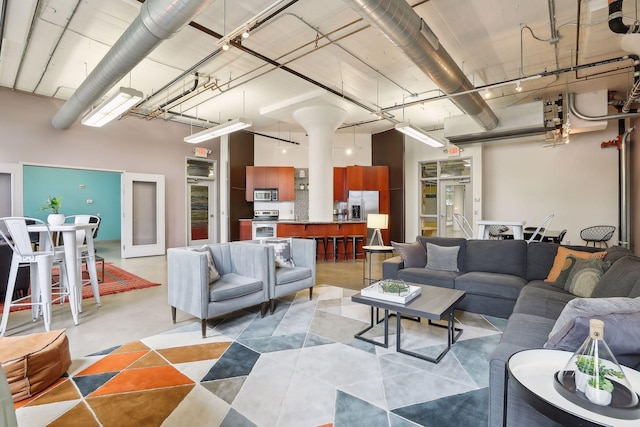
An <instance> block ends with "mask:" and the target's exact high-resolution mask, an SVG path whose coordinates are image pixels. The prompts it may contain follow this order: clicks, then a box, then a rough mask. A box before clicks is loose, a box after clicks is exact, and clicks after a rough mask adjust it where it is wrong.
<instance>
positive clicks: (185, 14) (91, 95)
mask: <svg viewBox="0 0 640 427" xmlns="http://www.w3.org/2000/svg"><path fill="white" fill-rule="evenodd" d="M213 1H214V0H198V1H194V0H147V1H146V2H144V4H143V5H142V7H141V9H140V14H139V15H138V16H137V17H136V19H135V20H134V21H133V22H132V23H131V25H129V28H127V29H126V30H125V32H124V33H123V34H122V36H120V38H119V39H118V41H116V43H115V44H114V45H113V46H112V47H111V49H110V50H109V52H107V54H106V55H105V56H104V58H102V60H101V61H100V62H99V63H98V65H97V66H96V68H94V69H93V71H92V72H91V73H90V74H89V76H88V77H87V78H86V79H85V81H84V82H82V84H81V85H80V87H78V89H76V91H75V93H74V94H73V96H71V98H69V100H68V101H67V102H66V103H65V104H64V105H63V106H62V108H60V110H58V112H57V113H56V115H55V116H53V118H52V119H51V124H52V125H53V127H55V128H57V129H68V128H69V127H70V126H71V125H72V124H73V123H74V122H75V121H76V120H77V119H78V117H80V115H81V114H82V113H84V112H85V111H86V110H87V109H89V108H90V107H91V106H92V104H94V103H96V102H97V101H98V100H99V99H100V98H101V97H102V96H104V94H106V93H107V91H108V90H109V89H111V88H112V87H113V86H114V85H115V84H116V83H118V82H119V81H120V80H121V79H122V78H123V77H124V76H125V75H126V74H127V73H128V72H130V71H131V70H132V69H133V67H135V66H136V65H137V64H138V63H139V62H140V61H142V60H143V59H144V58H145V57H146V56H147V55H148V54H149V53H151V51H153V49H155V48H156V46H158V45H159V44H160V43H161V42H162V41H163V40H165V39H168V38H170V37H172V36H173V35H174V34H176V33H177V32H178V31H180V29H182V27H183V26H184V25H186V24H188V23H189V21H191V20H192V19H193V18H194V17H195V16H196V15H198V14H199V13H200V12H202V11H203V10H204V9H206V8H207V7H208V6H209V5H210V4H211V3H212V2H213Z"/></svg>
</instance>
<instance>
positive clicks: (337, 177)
mask: <svg viewBox="0 0 640 427" xmlns="http://www.w3.org/2000/svg"><path fill="white" fill-rule="evenodd" d="M348 194H349V193H348V191H347V168H333V200H334V201H337V202H344V201H346V200H347V198H348Z"/></svg>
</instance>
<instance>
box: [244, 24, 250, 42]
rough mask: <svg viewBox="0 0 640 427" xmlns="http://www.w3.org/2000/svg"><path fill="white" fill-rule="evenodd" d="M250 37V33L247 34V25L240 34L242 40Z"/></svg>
mask: <svg viewBox="0 0 640 427" xmlns="http://www.w3.org/2000/svg"><path fill="white" fill-rule="evenodd" d="M250 35H251V33H250V32H249V26H248V25H247V26H246V27H245V28H244V31H243V32H242V38H243V39H248V38H249V36H250Z"/></svg>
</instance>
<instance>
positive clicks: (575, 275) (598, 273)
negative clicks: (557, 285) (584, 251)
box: [564, 259, 608, 298]
mask: <svg viewBox="0 0 640 427" xmlns="http://www.w3.org/2000/svg"><path fill="white" fill-rule="evenodd" d="M607 267H608V264H607V263H606V262H604V261H602V260H599V259H577V260H576V262H575V265H574V266H573V268H571V272H570V273H569V277H567V282H566V283H565V285H564V290H565V291H568V292H570V293H572V294H573V295H576V296H579V297H584V298H588V297H590V296H591V294H592V293H593V290H594V289H595V288H596V285H597V284H598V282H600V278H601V277H602V275H603V274H604V272H605V271H606V270H607Z"/></svg>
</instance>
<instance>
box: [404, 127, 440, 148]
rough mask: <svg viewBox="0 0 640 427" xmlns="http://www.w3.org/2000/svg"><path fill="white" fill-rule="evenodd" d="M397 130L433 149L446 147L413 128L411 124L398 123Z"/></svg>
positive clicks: (420, 130)
mask: <svg viewBox="0 0 640 427" xmlns="http://www.w3.org/2000/svg"><path fill="white" fill-rule="evenodd" d="M396 130H397V131H399V132H402V133H404V134H405V135H409V136H410V137H412V138H415V139H417V140H418V141H420V142H423V143H425V144H427V145H430V146H432V147H444V144H443V143H442V142H440V141H438V140H437V139H435V138H434V137H432V136H431V135H429V134H428V133H426V132H425V131H423V130H422V129H418V128H417V127H415V126H413V125H412V124H411V123H408V122H404V123H398V124H397V125H396Z"/></svg>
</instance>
